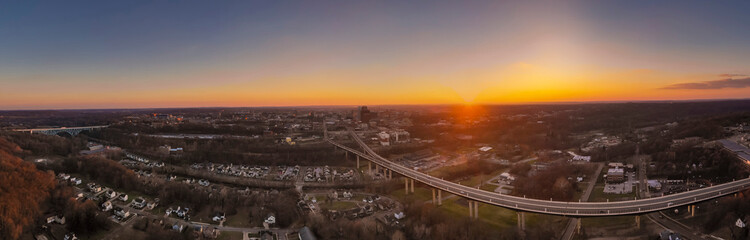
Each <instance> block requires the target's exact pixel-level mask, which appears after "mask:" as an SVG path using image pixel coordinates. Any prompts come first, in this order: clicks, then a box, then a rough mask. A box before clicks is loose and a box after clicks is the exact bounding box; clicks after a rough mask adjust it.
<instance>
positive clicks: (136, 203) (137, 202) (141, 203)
mask: <svg viewBox="0 0 750 240" xmlns="http://www.w3.org/2000/svg"><path fill="white" fill-rule="evenodd" d="M145 206H146V199H143V198H141V197H139V198H136V199H134V200H133V207H134V208H138V209H141V208H143V207H145Z"/></svg>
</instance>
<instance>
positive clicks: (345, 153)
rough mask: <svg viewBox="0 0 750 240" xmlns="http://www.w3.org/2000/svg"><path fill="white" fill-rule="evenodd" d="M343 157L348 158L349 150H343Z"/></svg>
mask: <svg viewBox="0 0 750 240" xmlns="http://www.w3.org/2000/svg"><path fill="white" fill-rule="evenodd" d="M344 159H345V160H347V161H348V160H349V151H344Z"/></svg>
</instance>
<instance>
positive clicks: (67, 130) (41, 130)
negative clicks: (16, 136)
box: [13, 126, 107, 136]
mask: <svg viewBox="0 0 750 240" xmlns="http://www.w3.org/2000/svg"><path fill="white" fill-rule="evenodd" d="M105 127H107V126H85V127H60V128H32V129H16V130H13V131H16V132H28V133H32V134H33V133H41V134H47V135H57V134H60V133H67V134H70V135H71V136H75V135H78V134H79V133H81V132H83V131H93V130H95V129H101V128H105Z"/></svg>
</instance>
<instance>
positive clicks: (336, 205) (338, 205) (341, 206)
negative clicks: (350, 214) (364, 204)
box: [320, 201, 357, 210]
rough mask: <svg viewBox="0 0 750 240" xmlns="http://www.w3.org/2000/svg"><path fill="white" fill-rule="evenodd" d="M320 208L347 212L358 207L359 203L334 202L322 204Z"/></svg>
mask: <svg viewBox="0 0 750 240" xmlns="http://www.w3.org/2000/svg"><path fill="white" fill-rule="evenodd" d="M320 207H321V208H328V209H329V210H345V209H350V208H355V207H357V203H356V202H351V201H333V202H330V203H325V202H324V203H321V204H320Z"/></svg>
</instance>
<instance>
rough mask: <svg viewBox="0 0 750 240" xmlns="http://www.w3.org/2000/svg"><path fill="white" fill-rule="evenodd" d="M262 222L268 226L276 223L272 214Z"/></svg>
mask: <svg viewBox="0 0 750 240" xmlns="http://www.w3.org/2000/svg"><path fill="white" fill-rule="evenodd" d="M263 222H265V223H268V224H269V225H270V224H274V223H276V217H274V216H273V214H269V215H268V217H267V218H266V220H265V221H263Z"/></svg>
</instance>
